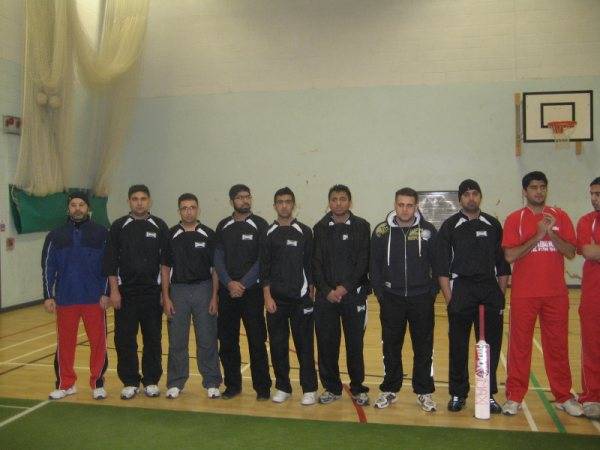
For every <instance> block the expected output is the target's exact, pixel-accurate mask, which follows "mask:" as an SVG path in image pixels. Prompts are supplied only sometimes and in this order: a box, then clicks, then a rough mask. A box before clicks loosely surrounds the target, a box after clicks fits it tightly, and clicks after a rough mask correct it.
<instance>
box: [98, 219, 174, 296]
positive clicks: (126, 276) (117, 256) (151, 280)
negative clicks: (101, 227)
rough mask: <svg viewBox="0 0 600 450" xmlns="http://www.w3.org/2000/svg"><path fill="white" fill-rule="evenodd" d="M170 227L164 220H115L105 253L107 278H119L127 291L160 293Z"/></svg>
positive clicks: (123, 288) (104, 263) (122, 287)
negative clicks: (163, 259)
mask: <svg viewBox="0 0 600 450" xmlns="http://www.w3.org/2000/svg"><path fill="white" fill-rule="evenodd" d="M168 237H169V228H168V227H167V224H166V223H165V222H164V221H163V220H162V219H160V218H158V217H156V216H153V215H148V217H147V218H146V219H134V218H133V217H131V216H130V215H127V216H123V217H121V218H120V219H117V220H115V221H114V222H113V223H112V225H111V227H110V231H109V236H108V244H107V246H106V252H105V254H104V262H103V272H104V275H105V276H117V277H119V284H120V285H121V289H122V290H123V291H124V292H127V293H130V294H140V295H143V294H151V293H154V292H159V291H160V264H161V260H162V255H163V253H164V252H165V251H166V250H167V245H168Z"/></svg>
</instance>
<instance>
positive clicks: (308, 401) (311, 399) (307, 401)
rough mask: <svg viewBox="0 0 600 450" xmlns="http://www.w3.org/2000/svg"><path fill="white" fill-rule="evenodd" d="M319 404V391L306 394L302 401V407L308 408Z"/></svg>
mask: <svg viewBox="0 0 600 450" xmlns="http://www.w3.org/2000/svg"><path fill="white" fill-rule="evenodd" d="M315 403H317V391H314V392H305V393H304V395H303V396H302V400H301V401H300V404H301V405H304V406H308V405H314V404H315Z"/></svg>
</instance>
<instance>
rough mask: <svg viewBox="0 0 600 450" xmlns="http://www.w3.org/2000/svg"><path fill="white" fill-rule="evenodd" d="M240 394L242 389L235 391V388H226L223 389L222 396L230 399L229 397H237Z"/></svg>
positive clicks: (224, 398)
mask: <svg viewBox="0 0 600 450" xmlns="http://www.w3.org/2000/svg"><path fill="white" fill-rule="evenodd" d="M238 395H240V391H235V390H233V389H230V388H226V389H225V390H224V391H223V393H222V394H221V398H222V399H223V400H229V399H231V398H233V397H236V396H238Z"/></svg>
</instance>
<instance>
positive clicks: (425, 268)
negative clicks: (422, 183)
mask: <svg viewBox="0 0 600 450" xmlns="http://www.w3.org/2000/svg"><path fill="white" fill-rule="evenodd" d="M395 217H396V212H395V211H392V212H391V213H389V214H388V216H387V218H386V220H385V221H384V222H381V223H380V224H379V225H377V227H376V228H375V230H374V231H373V236H372V237H371V270H370V274H371V286H372V287H373V291H374V292H375V295H376V296H377V297H378V298H381V296H382V295H383V292H384V291H388V292H391V293H392V294H395V295H400V296H403V297H412V296H415V295H422V294H426V293H431V294H435V293H436V292H437V283H435V282H434V281H433V278H432V264H433V258H434V239H435V236H436V229H435V227H434V226H433V225H432V224H431V223H429V222H427V221H426V220H424V219H423V218H422V217H421V215H420V214H419V213H417V214H416V215H415V222H414V223H413V224H412V225H411V226H410V227H406V228H401V227H400V226H398V225H397V224H396V222H395V220H394V218H395Z"/></svg>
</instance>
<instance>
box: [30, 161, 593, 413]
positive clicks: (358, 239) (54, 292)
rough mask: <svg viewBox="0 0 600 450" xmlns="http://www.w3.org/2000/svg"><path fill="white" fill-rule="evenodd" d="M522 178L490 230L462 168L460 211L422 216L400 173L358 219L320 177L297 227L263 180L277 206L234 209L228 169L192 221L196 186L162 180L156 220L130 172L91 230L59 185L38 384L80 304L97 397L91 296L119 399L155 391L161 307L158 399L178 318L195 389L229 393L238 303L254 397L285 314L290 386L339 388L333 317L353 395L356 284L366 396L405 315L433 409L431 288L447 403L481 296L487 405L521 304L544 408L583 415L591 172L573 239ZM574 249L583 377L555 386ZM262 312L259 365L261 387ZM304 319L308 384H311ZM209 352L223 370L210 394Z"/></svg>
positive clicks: (588, 391)
mask: <svg viewBox="0 0 600 450" xmlns="http://www.w3.org/2000/svg"><path fill="white" fill-rule="evenodd" d="M522 187H523V196H524V198H525V200H526V203H527V204H526V206H525V207H524V208H522V209H519V210H517V211H515V212H513V213H512V214H510V215H509V216H508V217H507V219H506V222H505V225H504V231H503V229H502V226H501V225H500V223H499V222H498V220H497V219H495V218H494V217H492V216H490V215H489V214H486V213H484V212H482V211H481V210H480V203H481V198H482V196H481V189H480V187H479V185H478V184H477V182H475V181H473V180H465V181H463V182H462V183H461V184H460V186H459V200H460V205H461V210H460V211H459V212H458V213H456V214H454V215H453V216H451V217H450V218H448V219H447V220H446V221H445V222H444V224H443V225H442V227H441V229H440V230H439V231H436V229H435V227H434V226H433V225H432V224H430V223H429V222H427V221H426V220H425V218H424V217H423V216H422V215H421V214H420V213H419V211H418V207H417V203H418V195H417V192H415V191H414V190H413V189H411V188H403V189H400V190H399V191H398V192H396V195H395V202H394V211H392V212H391V213H390V214H389V215H388V216H387V218H386V220H385V221H384V222H382V223H380V224H379V225H377V227H376V228H375V230H374V231H373V234H372V236H371V235H370V229H369V223H368V222H367V221H366V220H364V219H362V218H360V217H358V216H355V215H354V214H353V213H352V212H351V210H350V208H351V205H352V197H351V193H350V190H349V189H348V187H346V186H343V185H336V186H333V187H332V188H331V189H330V191H329V195H328V200H329V209H330V212H328V213H327V214H326V215H325V216H324V217H323V218H322V219H321V220H320V221H319V222H318V223H317V224H316V225H315V226H314V229H313V231H314V235H313V231H311V229H310V228H309V227H307V226H306V225H304V224H302V223H300V222H298V221H297V220H296V219H295V218H294V217H293V212H294V207H295V198H294V194H293V192H292V191H291V190H290V189H289V188H283V189H280V190H278V191H277V192H276V193H275V196H274V208H275V211H276V213H277V219H276V220H275V221H274V222H273V224H272V225H268V224H267V222H266V221H265V220H264V219H262V218H261V217H259V216H256V215H254V214H252V212H251V205H252V197H251V194H250V189H249V188H248V187H247V186H245V185H235V186H233V187H232V188H231V189H230V191H229V197H230V200H231V205H232V206H233V209H234V211H233V214H232V215H231V216H229V217H227V218H225V219H223V220H222V221H221V222H220V223H219V224H218V226H217V229H216V232H213V231H212V230H211V229H210V228H208V227H206V226H205V225H203V224H201V223H200V222H199V221H198V214H199V207H198V200H197V198H196V197H195V196H194V195H192V194H183V195H181V196H180V197H179V200H178V207H179V213H180V216H181V221H180V222H179V224H177V225H176V226H174V227H173V228H171V229H170V230H169V229H168V228H167V226H166V225H165V223H164V222H163V221H162V220H161V219H159V218H157V217H155V216H153V215H151V214H150V213H149V208H150V205H151V200H150V193H149V190H148V188H147V187H146V186H143V185H136V186H132V187H131V188H130V189H129V205H130V209H131V212H130V213H129V214H128V215H127V216H124V217H122V218H120V219H118V220H116V221H115V222H114V223H113V224H112V226H111V228H110V231H108V232H107V230H105V229H104V228H103V227H101V226H99V225H97V224H94V223H93V222H91V221H90V220H89V215H88V209H89V206H88V198H87V196H86V195H85V194H84V193H75V194H71V196H70V199H69V221H68V223H67V224H65V225H64V226H62V227H60V228H59V229H57V230H54V231H52V232H51V233H49V235H48V236H47V239H46V243H45V246H44V251H43V255H42V267H43V281H44V295H45V298H46V300H45V306H46V308H47V309H48V310H49V311H51V312H54V311H56V313H57V323H58V346H57V354H56V362H55V367H56V376H57V381H56V390H55V391H53V392H52V393H51V394H50V398H53V399H58V398H62V397H64V396H66V395H70V394H73V393H75V392H76V388H75V379H76V376H75V372H74V370H73V361H74V354H75V345H76V341H77V328H78V323H79V319H80V317H81V318H83V321H84V324H85V326H86V331H87V333H88V338H89V341H90V344H91V359H90V365H91V367H90V372H91V375H90V385H91V387H92V389H93V397H94V398H97V399H101V398H105V397H106V391H105V389H104V371H105V370H106V367H107V356H106V323H105V313H104V309H105V308H106V307H107V306H108V305H109V304H112V306H113V307H114V309H115V330H114V332H115V347H116V352H117V360H118V362H117V373H118V376H119V378H120V380H121V382H122V383H123V385H124V387H123V389H122V391H121V398H123V399H130V398H132V397H134V396H135V395H136V394H137V393H138V389H139V384H140V382H141V383H142V384H143V386H144V391H145V393H146V395H148V396H150V397H155V396H158V395H159V388H158V386H157V384H158V382H159V379H160V377H161V375H162V366H161V323H162V313H163V311H164V313H165V314H166V315H167V317H168V331H169V354H168V372H167V388H168V390H167V397H169V398H176V397H178V396H179V394H180V392H181V390H182V389H183V388H184V385H185V383H186V381H187V379H188V376H189V355H188V339H189V329H190V321H191V320H193V325H194V328H195V336H196V347H197V362H198V368H199V371H200V373H201V375H202V383H203V386H204V388H206V389H207V392H208V396H209V397H210V398H218V397H221V398H223V399H229V398H232V397H235V396H236V395H238V394H240V392H241V390H242V375H241V371H240V366H241V357H240V347H239V337H240V320H241V321H243V323H244V328H245V331H246V336H247V339H248V347H249V354H250V371H251V375H252V384H253V388H254V389H255V391H256V393H257V400H267V399H269V398H270V399H271V400H273V401H274V402H278V403H281V402H284V401H285V400H287V399H288V398H289V397H290V395H291V392H292V386H291V383H290V378H289V372H290V364H289V348H288V345H289V333H290V329H291V334H292V338H293V341H294V347H295V353H296V354H297V357H298V361H299V365H300V385H301V387H302V391H303V396H302V399H301V403H302V404H303V405H311V404H314V403H317V402H319V403H322V404H327V403H331V402H333V401H335V400H337V399H339V398H340V397H341V395H342V388H343V385H342V382H341V380H340V371H339V366H338V359H339V351H340V338H341V329H342V328H343V331H344V337H345V345H346V354H347V364H348V374H349V377H350V386H349V390H350V394H351V396H352V398H353V400H354V401H355V402H356V403H357V404H360V405H366V404H368V403H369V397H368V394H367V392H368V391H369V389H368V387H366V386H365V385H364V384H363V382H364V377H365V371H364V360H363V337H364V330H365V326H366V313H367V296H368V294H369V292H370V290H371V289H372V290H373V291H374V293H375V295H376V297H377V299H378V301H379V303H380V320H381V328H382V341H383V357H384V369H385V370H384V374H385V375H384V378H383V382H382V383H381V385H380V386H379V388H380V390H381V393H380V395H379V397H378V398H377V400H376V401H375V403H374V406H375V407H377V408H385V407H387V406H389V405H390V404H391V403H394V402H395V401H396V399H397V394H398V392H399V390H400V388H401V386H402V381H403V368H402V359H401V350H402V345H403V341H404V336H405V332H406V328H407V325H408V328H409V331H410V335H411V340H412V346H413V350H414V362H413V374H412V385H413V390H414V392H415V393H416V394H417V403H418V404H419V405H420V406H421V408H422V409H423V410H425V411H434V410H435V409H436V404H435V402H434V400H433V398H432V393H433V392H434V390H435V388H434V381H433V377H432V370H431V368H432V354H433V328H434V301H435V296H436V293H437V291H438V289H439V288H441V291H442V294H443V296H444V298H445V300H446V303H447V305H448V320H449V351H450V354H449V356H450V370H449V372H450V373H449V390H450V396H451V398H450V401H449V402H448V409H449V410H450V411H460V410H461V409H463V408H464V407H465V399H466V397H467V395H468V393H469V376H468V369H467V367H468V358H469V348H470V347H469V345H468V344H469V336H470V333H471V328H472V326H473V325H475V328H476V329H477V328H478V321H477V320H476V319H477V312H478V306H479V305H480V304H483V305H485V310H486V315H485V329H486V338H487V341H488V343H489V344H490V348H491V389H490V391H491V394H492V396H491V397H490V409H491V412H493V413H500V412H503V413H505V414H507V415H515V414H517V412H518V410H519V408H520V405H521V402H522V401H523V398H524V396H525V394H526V392H527V388H528V382H529V371H530V365H531V350H532V339H533V332H534V326H535V322H536V319H537V317H539V318H540V326H541V336H542V348H543V351H544V362H545V367H546V372H547V374H548V379H549V382H550V388H551V391H552V393H553V395H554V397H555V401H556V403H555V405H556V407H557V408H558V409H561V410H564V411H566V412H567V413H568V414H571V415H574V416H578V415H583V414H584V413H585V415H587V416H588V417H591V418H598V417H600V333H598V328H597V323H598V322H599V320H600V245H598V243H600V178H597V179H595V180H594V181H593V182H592V183H591V185H590V194H591V200H592V205H593V207H594V211H593V212H591V213H589V214H587V215H585V216H583V217H582V218H581V219H580V221H579V224H578V239H577V238H576V235H575V231H574V228H573V225H572V223H571V221H570V219H569V217H568V216H567V214H566V213H565V212H564V211H562V210H560V209H558V208H555V207H548V206H546V204H545V201H546V193H547V179H546V177H545V175H544V174H543V173H541V172H531V173H529V174H527V175H525V177H524V178H523V180H522ZM577 249H578V250H579V252H580V253H581V254H582V255H583V256H584V258H585V259H586V261H585V264H584V271H583V283H582V301H581V306H580V310H579V311H580V316H581V333H582V356H583V357H582V362H583V367H582V374H583V375H582V378H583V380H582V382H583V393H582V394H581V396H579V398H578V399H576V398H575V397H574V396H573V395H572V394H571V386H572V383H571V371H570V367H569V359H568V335H567V326H568V309H569V299H568V292H567V287H566V284H565V281H564V257H567V258H573V257H574V256H575V252H576V250H577ZM510 263H514V265H513V273H512V289H511V304H510V330H509V350H508V379H507V382H506V397H507V401H506V403H505V404H504V405H503V406H500V405H499V404H498V403H497V402H496V401H495V399H494V397H493V394H496V393H497V392H498V386H497V380H496V369H497V366H498V360H499V357H500V348H501V343H502V334H503V311H504V304H505V301H504V291H505V289H506V286H507V283H508V278H509V276H510V274H511V268H510ZM101 267H102V269H101ZM159 274H160V275H162V276H159ZM106 277H108V282H107V280H106ZM161 279H162V283H161ZM438 286H439V287H438ZM161 287H162V293H161ZM98 299H100V300H99V301H98ZM265 309H266V311H267V314H266V327H265V313H264V310H265ZM340 324H341V327H340ZM139 326H141V331H142V338H143V344H144V345H143V353H142V371H141V372H142V375H140V371H139V362H138V355H137V340H136V338H137V333H138V327H139ZM267 329H268V333H269V345H270V350H271V361H272V364H273V369H274V373H275V389H276V390H275V392H274V394H273V395H272V396H271V392H270V390H271V377H270V374H269V363H268V357H267V352H266V347H265V341H266V340H267ZM314 329H316V337H317V349H318V355H319V358H318V369H319V377H320V380H321V384H322V385H323V387H324V391H323V393H322V394H320V395H319V396H318V395H317V372H316V370H315V361H314V348H313V346H314V344H313V340H314V339H313V335H314V333H313V330H314ZM219 357H220V360H221V364H222V366H223V370H224V375H225V377H224V381H225V387H226V388H225V390H224V391H223V392H222V393H221V392H220V391H219V386H220V384H221V382H222V378H221V371H220V367H219Z"/></svg>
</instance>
